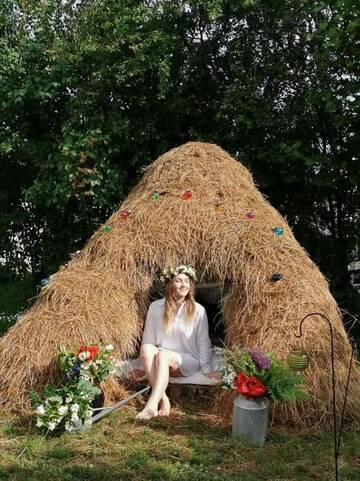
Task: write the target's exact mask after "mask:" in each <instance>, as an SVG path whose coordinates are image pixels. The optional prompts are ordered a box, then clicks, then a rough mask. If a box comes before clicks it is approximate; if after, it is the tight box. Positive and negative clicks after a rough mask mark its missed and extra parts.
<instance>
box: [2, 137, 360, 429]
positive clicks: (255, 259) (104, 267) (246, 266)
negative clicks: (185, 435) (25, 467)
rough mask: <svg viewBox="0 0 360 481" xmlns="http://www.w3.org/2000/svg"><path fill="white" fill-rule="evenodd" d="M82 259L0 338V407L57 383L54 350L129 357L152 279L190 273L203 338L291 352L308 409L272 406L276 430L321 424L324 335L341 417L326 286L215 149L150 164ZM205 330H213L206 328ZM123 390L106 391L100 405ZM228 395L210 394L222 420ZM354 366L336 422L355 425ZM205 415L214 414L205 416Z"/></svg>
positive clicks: (342, 345) (203, 146)
mask: <svg viewBox="0 0 360 481" xmlns="http://www.w3.org/2000/svg"><path fill="white" fill-rule="evenodd" d="M105 227H106V228H104V226H100V227H99V229H98V230H97V232H96V233H95V234H94V235H93V236H92V238H91V239H90V240H89V242H88V243H87V244H86V246H85V247H84V249H83V250H82V251H81V253H80V254H79V255H78V257H76V258H75V259H73V260H72V261H71V262H69V264H68V265H67V267H66V268H65V269H62V270H60V271H59V272H57V273H56V274H54V275H53V276H52V278H51V280H50V282H49V284H48V285H47V286H46V287H45V288H43V289H42V291H41V293H40V295H39V297H38V299H37V301H36V302H35V304H34V305H33V306H32V307H31V309H29V310H28V311H27V312H26V313H25V314H24V315H23V316H22V317H21V319H20V320H19V321H18V322H17V323H16V325H15V326H14V327H12V328H11V329H10V330H9V332H8V333H7V334H6V335H5V336H4V337H3V338H2V339H1V340H0V399H1V400H2V401H3V406H4V407H5V409H6V408H7V409H9V408H16V409H21V410H26V409H28V393H29V390H30V389H34V388H35V389H38V390H39V389H41V387H42V386H43V385H44V384H47V383H48V382H49V381H51V380H53V379H54V378H55V377H56V371H55V362H54V358H55V354H56V353H57V351H58V348H59V345H60V344H64V345H67V346H69V347H73V348H74V349H76V348H77V347H78V346H79V344H82V343H91V342H106V343H109V342H111V343H112V344H113V345H114V346H115V348H116V354H117V355H118V356H119V357H128V356H131V355H133V354H135V353H136V349H137V346H138V342H139V340H140V338H141V333H142V328H143V322H144V318H145V314H146V309H147V307H148V305H149V302H150V300H151V299H150V298H151V295H152V293H153V292H155V291H156V286H157V279H158V276H159V273H160V271H161V269H162V268H163V267H164V266H167V265H179V264H190V265H192V266H194V267H195V269H196V271H197V273H198V276H199V277H200V289H199V296H200V297H201V298H200V299H199V300H200V302H203V303H205V305H206V307H207V308H209V312H210V316H209V317H210V330H211V331H212V332H213V333H214V332H215V333H216V335H217V337H218V338H220V339H221V338H222V339H223V340H224V341H225V343H226V344H227V345H229V346H231V345H234V344H237V343H238V344H240V345H246V346H249V347H255V346H261V347H262V348H264V349H265V350H268V351H272V352H274V353H277V354H278V355H279V356H281V357H283V358H284V357H286V356H287V355H288V353H289V351H291V350H293V349H299V348H302V349H304V350H306V351H307V353H308V354H309V356H310V368H309V369H308V370H307V372H306V384H307V389H308V391H309V392H310V393H311V400H309V401H306V402H301V403H290V404H287V405H285V406H281V405H280V406H275V407H273V411H272V414H273V420H274V421H275V422H278V423H283V424H285V425H289V424H294V425H297V426H301V427H305V426H315V425H316V426H325V425H328V423H329V421H330V419H331V415H332V410H331V392H332V391H331V370H330V355H329V350H330V338H329V328H328V325H327V324H326V323H325V322H324V321H323V319H321V318H319V317H311V318H308V319H307V321H306V325H305V326H304V335H303V337H302V338H301V339H297V338H296V337H295V335H294V334H295V332H298V326H299V321H300V320H301V319H302V318H303V317H304V316H305V315H306V314H308V313H311V312H314V311H317V312H320V313H323V314H325V315H326V316H328V317H329V318H330V320H331V322H332V326H333V329H334V346H335V368H336V372H337V381H338V384H337V395H338V396H337V397H338V409H339V411H340V409H341V404H342V400H343V392H344V389H345V384H346V375H347V367H348V361H349V355H350V345H349V341H348V339H347V335H346V333H345V330H344V327H343V324H342V321H341V318H340V315H339V310H338V308H337V305H336V302H335V301H334V299H333V297H332V296H331V294H330V293H329V288H328V283H327V281H326V280H325V278H324V277H323V275H322V274H321V273H320V271H319V269H318V268H317V266H316V265H315V264H314V263H313V262H312V261H311V259H310V258H309V256H308V255H307V253H306V252H305V251H304V249H303V248H302V247H301V246H300V245H299V244H298V242H297V241H296V240H295V238H294V236H293V233H292V231H291V229H290V227H289V226H288V224H287V223H286V221H285V220H284V218H283V217H282V216H281V215H280V214H279V213H278V212H277V211H276V210H275V209H274V208H273V207H272V206H271V205H270V204H269V203H268V202H267V200H266V199H265V198H264V197H263V196H262V195H261V193H260V192H259V191H258V189H257V188H256V186H255V185H254V182H253V180H252V177H251V174H250V173H249V171H248V170H247V169H246V168H245V167H244V166H243V165H241V163H239V162H237V161H236V160H234V159H233V158H232V157H230V156H229V155H228V154H227V153H226V152H224V151H223V150H222V149H221V148H219V147H218V146H216V145H213V144H208V143H200V142H190V143H187V144H185V145H183V146H180V147H178V148H174V149H172V150H170V151H169V152H167V153H165V154H164V155H162V156H161V157H159V158H158V159H157V160H156V161H155V162H153V163H152V164H151V165H150V166H149V167H148V168H147V169H146V171H145V174H144V176H143V178H142V180H141V181H140V182H139V184H138V185H137V186H136V187H135V188H134V189H133V190H132V192H131V193H130V195H129V196H128V197H127V199H126V200H125V201H124V203H123V204H122V206H121V207H120V210H119V211H117V212H115V213H114V214H113V215H112V216H111V217H110V219H108V221H107V223H106V226H105ZM214 323H216V326H215V327H214ZM122 390H123V388H122V387H121V385H120V384H119V383H115V382H114V381H111V382H110V383H109V384H108V385H107V389H106V394H107V396H108V398H115V397H117V396H119V395H121V393H122ZM232 396H233V394H232V393H229V392H227V393H224V391H222V390H220V389H219V390H218V391H217V400H218V401H219V400H220V401H221V406H222V408H221V409H222V411H223V410H224V406H227V408H226V409H225V411H226V413H227V414H228V415H230V413H231V397H232ZM359 400H360V383H359V371H358V366H356V369H355V370H354V371H353V373H352V377H351V382H350V391H349V397H348V402H347V410H346V412H347V419H348V420H352V421H354V420H358V419H359V417H360V409H359V408H360V401H359ZM211 409H214V410H216V409H217V406H216V403H215V407H213V408H211Z"/></svg>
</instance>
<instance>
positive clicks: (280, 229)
mask: <svg viewBox="0 0 360 481" xmlns="http://www.w3.org/2000/svg"><path fill="white" fill-rule="evenodd" d="M272 231H273V233H274V234H275V235H276V236H277V237H280V236H281V235H283V233H284V229H283V227H273V228H272Z"/></svg>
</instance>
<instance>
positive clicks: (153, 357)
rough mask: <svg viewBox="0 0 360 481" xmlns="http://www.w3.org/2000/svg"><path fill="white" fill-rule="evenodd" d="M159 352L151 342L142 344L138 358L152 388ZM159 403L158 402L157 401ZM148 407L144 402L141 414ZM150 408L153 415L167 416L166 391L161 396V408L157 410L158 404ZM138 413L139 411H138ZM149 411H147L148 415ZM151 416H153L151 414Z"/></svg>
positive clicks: (168, 407) (168, 402)
mask: <svg viewBox="0 0 360 481" xmlns="http://www.w3.org/2000/svg"><path fill="white" fill-rule="evenodd" d="M158 352H159V349H158V348H157V347H156V346H154V345H152V344H144V345H143V346H142V347H141V350H140V360H141V363H142V365H143V367H144V370H145V374H146V377H147V379H148V380H149V382H150V385H151V387H152V388H153V387H154V385H155V380H156V371H157V363H158V361H157V354H158ZM158 404H159V403H158ZM147 408H148V403H147V404H146V406H145V408H144V409H143V411H141V412H142V413H143V416H145V414H146V413H144V411H145V409H147ZM151 409H152V410H153V411H154V413H153V415H154V416H156V415H158V414H159V415H160V416H168V415H169V414H170V401H169V398H168V397H167V395H166V393H165V392H164V394H163V395H162V396H161V409H160V411H159V412H158V405H157V406H156V409H154V407H153V406H151ZM139 414H140V413H139ZM149 414H150V413H148V415H149ZM151 417H153V416H151Z"/></svg>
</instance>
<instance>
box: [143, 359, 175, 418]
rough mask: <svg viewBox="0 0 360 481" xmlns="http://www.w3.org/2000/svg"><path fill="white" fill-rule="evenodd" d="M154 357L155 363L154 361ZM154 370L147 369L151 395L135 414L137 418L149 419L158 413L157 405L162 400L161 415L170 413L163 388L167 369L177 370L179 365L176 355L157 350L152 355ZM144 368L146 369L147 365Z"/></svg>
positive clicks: (164, 388)
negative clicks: (141, 408) (142, 407)
mask: <svg viewBox="0 0 360 481" xmlns="http://www.w3.org/2000/svg"><path fill="white" fill-rule="evenodd" d="M154 358H155V360H156V363H154ZM152 366H154V368H155V369H154V372H151V370H149V371H148V372H149V376H151V380H150V377H149V381H150V383H152V390H151V395H150V397H149V399H148V402H147V403H146V406H145V408H144V409H143V410H142V411H141V412H140V413H139V414H138V415H137V418H138V419H151V418H152V417H154V416H156V415H157V414H158V406H159V403H160V401H162V408H161V410H160V414H161V415H167V416H168V415H169V413H170V401H169V399H168V397H167V396H166V393H165V390H166V388H167V385H168V383H169V369H170V368H172V369H173V370H177V368H178V367H179V363H178V355H177V354H176V353H174V352H171V351H159V352H158V353H157V354H156V355H154V356H153V363H152ZM144 368H145V369H148V366H145V362H144Z"/></svg>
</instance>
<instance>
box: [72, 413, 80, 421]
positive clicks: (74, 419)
mask: <svg viewBox="0 0 360 481" xmlns="http://www.w3.org/2000/svg"><path fill="white" fill-rule="evenodd" d="M71 421H72V422H73V423H76V421H79V416H78V414H77V412H73V413H72V415H71Z"/></svg>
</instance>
